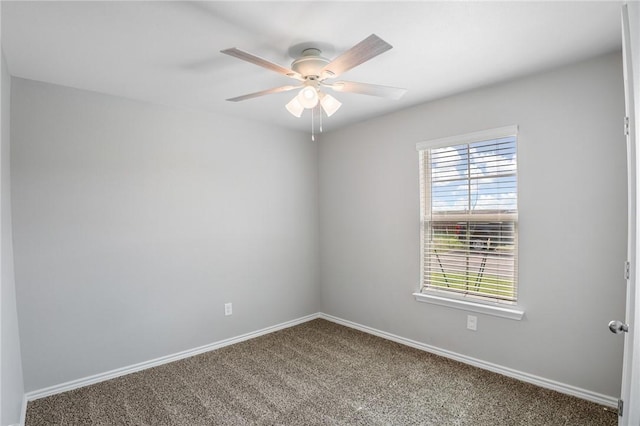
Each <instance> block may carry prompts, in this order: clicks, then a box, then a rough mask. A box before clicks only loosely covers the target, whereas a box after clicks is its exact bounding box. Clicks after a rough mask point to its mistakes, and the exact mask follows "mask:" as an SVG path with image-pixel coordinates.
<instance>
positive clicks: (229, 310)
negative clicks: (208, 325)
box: [224, 303, 233, 316]
mask: <svg viewBox="0 0 640 426" xmlns="http://www.w3.org/2000/svg"><path fill="white" fill-rule="evenodd" d="M232 313H233V305H232V304H231V303H225V304H224V315H225V316H229V315H231V314H232Z"/></svg>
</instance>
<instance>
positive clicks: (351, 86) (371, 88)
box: [323, 81, 407, 99]
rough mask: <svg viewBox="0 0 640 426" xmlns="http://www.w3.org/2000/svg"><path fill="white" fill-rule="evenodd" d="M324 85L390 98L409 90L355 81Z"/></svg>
mask: <svg viewBox="0 0 640 426" xmlns="http://www.w3.org/2000/svg"><path fill="white" fill-rule="evenodd" d="M323 86H327V87H330V88H331V89H333V90H335V91H336V92H350V93H359V94H361V95H371V96H380V97H382V98H390V99H400V98H401V97H402V95H404V94H405V93H406V92H407V89H401V88H399V87H389V86H378V85H376V84H367V83H357V82H355V81H336V82H335V83H333V84H323Z"/></svg>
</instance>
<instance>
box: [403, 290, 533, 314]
mask: <svg viewBox="0 0 640 426" xmlns="http://www.w3.org/2000/svg"><path fill="white" fill-rule="evenodd" d="M413 296H414V297H415V299H416V301H418V302H424V303H431V304H433V305H440V306H447V307H449V308H454V309H462V310H464V311H471V312H478V313H481V314H486V315H493V316H496V317H501V318H508V319H512V320H516V321H520V320H521V319H522V317H523V316H524V311H523V310H522V308H520V307H518V306H512V307H507V306H502V305H498V304H487V303H480V302H475V301H471V300H463V299H454V298H451V297H443V296H440V295H436V294H430V293H413Z"/></svg>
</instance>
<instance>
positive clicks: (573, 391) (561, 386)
mask: <svg viewBox="0 0 640 426" xmlns="http://www.w3.org/2000/svg"><path fill="white" fill-rule="evenodd" d="M316 318H322V319H325V320H327V321H331V322H334V323H336V324H340V325H344V326H346V327H350V328H353V329H356V330H360V331H363V332H365V333H369V334H372V335H374V336H378V337H382V338H383V339H387V340H391V341H394V342H397V343H400V344H403V345H406V346H410V347H413V348H416V349H420V350H423V351H426V352H429V353H433V354H435V355H440V356H443V357H446V358H450V359H453V360H456V361H460V362H463V363H465V364H469V365H473V366H474V367H479V368H482V369H485V370H489V371H492V372H494V373H498V374H502V375H504V376H508V377H512V378H514V379H517V380H521V381H523V382H527V383H531V384H534V385H536V386H540V387H543V388H547V389H551V390H555V391H558V392H561V393H564V394H567V395H572V396H575V397H577V398H582V399H585V400H587V401H591V402H595V403H597V404H601V405H605V406H607V407H612V408H616V407H617V406H618V399H617V398H614V397H611V396H607V395H602V394H599V393H596V392H592V391H589V390H586V389H582V388H578V387H576V386H572V385H568V384H565V383H560V382H557V381H554V380H549V379H545V378H544V377H539V376H535V375H533V374H529V373H525V372H522V371H518V370H514V369H512V368H508V367H504V366H501V365H498V364H493V363H490V362H486V361H482V360H479V359H476V358H472V357H469V356H466V355H462V354H459V353H456V352H452V351H448V350H446V349H441V348H438V347H435V346H431V345H427V344H425V343H421V342H418V341H415V340H411V339H407V338H404V337H401V336H397V335H395V334H392V333H387V332H386V331H381V330H378V329H375V328H372V327H368V326H365V325H362V324H358V323H355V322H352V321H348V320H345V319H342V318H338V317H334V316H332V315H328V314H324V313H315V314H311V315H307V316H304V317H301V318H298V319H295V320H291V321H287V322H284V323H281V324H277V325H274V326H271V327H266V328H263V329H261V330H257V331H253V332H250V333H246V334H242V335H240V336H236V337H232V338H229V339H224V340H220V341H218V342H214V343H210V344H208V345H204V346H200V347H197V348H194V349H189V350H185V351H182V352H178V353H175V354H173V355H167V356H164V357H160V358H156V359H152V360H150V361H145V362H141V363H138V364H134V365H131V366H128V367H123V368H118V369H116V370H111V371H108V372H105V373H100V374H96V375H93V376H89V377H85V378H82V379H77V380H73V381H69V382H66V383H62V384H59V385H54V386H50V387H47V388H44V389H39V390H36V391H32V392H28V393H26V394H25V396H24V398H23V403H22V405H23V406H22V416H21V419H20V425H24V423H25V417H26V411H27V402H28V401H33V400H36V399H39V398H44V397H47V396H50V395H55V394H58V393H62V392H67V391H70V390H73V389H77V388H80V387H83V386H88V385H92V384H95V383H99V382H103V381H105V380H110V379H114V378H116V377H120V376H124V375H126V374H131V373H135V372H137V371H141V370H145V369H147V368H152V367H156V366H159V365H162V364H167V363H169V362H173V361H178V360H181V359H184V358H188V357H191V356H194V355H199V354H201V353H204V352H209V351H212V350H215V349H219V348H222V347H225V346H229V345H233V344H235V343H240V342H242V341H245V340H249V339H253V338H255V337H258V336H262V335H265V334H269V333H273V332H274V331H278V330H282V329H285V328H289V327H293V326H295V325H298V324H302V323H304V322H308V321H311V320H313V319H316Z"/></svg>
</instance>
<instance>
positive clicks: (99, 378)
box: [22, 313, 321, 424]
mask: <svg viewBox="0 0 640 426" xmlns="http://www.w3.org/2000/svg"><path fill="white" fill-rule="evenodd" d="M320 315H321V314H320V313H315V314H311V315H307V316H304V317H301V318H298V319H294V320H291V321H286V322H283V323H281V324H277V325H273V326H271V327H266V328H263V329H261V330H257V331H252V332H250V333H246V334H242V335H240V336H236V337H231V338H229V339H224V340H220V341H218V342H214V343H209V344H208V345H204V346H200V347H197V348H193V349H188V350H185V351H182V352H178V353H175V354H172V355H167V356H163V357H160V358H156V359H152V360H149V361H144V362H140V363H138V364H134V365H130V366H128V367H122V368H118V369H115V370H111V371H107V372H105V373H99V374H95V375H93V376H89V377H84V378H81V379H76V380H72V381H69V382H66V383H61V384H59V385H54V386H49V387H47V388H44V389H39V390H35V391H31V392H27V393H26V394H25V399H24V407H23V409H24V412H23V414H26V405H27V404H26V403H27V402H28V401H33V400H36V399H40V398H44V397H47V396H51V395H55V394H58V393H62V392H67V391H70V390H73V389H77V388H81V387H84V386H88V385H93V384H95V383H99V382H104V381H105V380H110V379H115V378H116V377H120V376H124V375H127V374H131V373H135V372H137V371H141V370H146V369H147V368H151V367H157V366H159V365H162V364H167V363H169V362H173V361H178V360H181V359H184V358H189V357H192V356H194V355H199V354H201V353H204V352H209V351H213V350H215V349H220V348H223V347H225V346H229V345H233V344H235V343H240V342H243V341H245V340H249V339H253V338H255V337H258V336H262V335H265V334H269V333H273V332H274V331H278V330H282V329H285V328H289V327H293V326H295V325H298V324H302V323H304V322H307V321H311V320H313V319H316V318H320ZM22 424H24V420H22Z"/></svg>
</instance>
